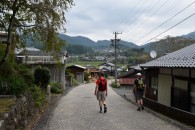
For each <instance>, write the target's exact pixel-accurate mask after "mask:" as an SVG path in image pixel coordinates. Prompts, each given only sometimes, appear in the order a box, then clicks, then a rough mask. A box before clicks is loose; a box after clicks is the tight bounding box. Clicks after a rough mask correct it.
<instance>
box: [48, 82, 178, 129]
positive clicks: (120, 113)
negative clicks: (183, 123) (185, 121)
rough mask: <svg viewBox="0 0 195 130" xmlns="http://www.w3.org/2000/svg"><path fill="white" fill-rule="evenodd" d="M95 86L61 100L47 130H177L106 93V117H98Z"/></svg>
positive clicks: (81, 87) (83, 87) (74, 90)
mask: <svg viewBox="0 0 195 130" xmlns="http://www.w3.org/2000/svg"><path fill="white" fill-rule="evenodd" d="M94 89H95V84H94V83H90V84H85V85H81V86H78V87H76V88H74V89H73V90H72V91H70V92H69V93H68V94H67V95H66V96H64V97H63V98H62V99H61V100H60V102H59V104H58V106H57V107H56V109H55V110H54V112H53V115H52V117H51V120H50V121H49V123H48V125H47V128H46V130H159V129H160V130H180V129H182V128H180V127H178V126H174V125H173V124H172V123H169V122H167V121H165V120H162V119H160V118H158V117H156V116H154V115H153V114H150V113H149V112H147V111H145V110H144V111H141V112H139V111H137V110H136V108H137V107H136V105H134V104H132V103H130V102H128V101H127V100H125V99H124V98H122V97H121V96H119V95H118V94H117V93H116V92H115V91H113V90H112V89H111V88H109V89H108V97H107V106H108V112H107V113H99V112H98V111H99V106H98V101H97V100H96V97H95V96H94Z"/></svg>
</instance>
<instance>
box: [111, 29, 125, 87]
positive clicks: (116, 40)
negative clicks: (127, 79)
mask: <svg viewBox="0 0 195 130" xmlns="http://www.w3.org/2000/svg"><path fill="white" fill-rule="evenodd" d="M113 34H114V39H111V42H112V43H113V46H114V59H115V62H114V64H115V67H114V70H115V71H114V72H115V85H116V86H117V67H116V64H117V51H116V49H117V47H118V43H119V41H120V39H117V35H118V34H122V32H121V33H119V32H114V33H113Z"/></svg>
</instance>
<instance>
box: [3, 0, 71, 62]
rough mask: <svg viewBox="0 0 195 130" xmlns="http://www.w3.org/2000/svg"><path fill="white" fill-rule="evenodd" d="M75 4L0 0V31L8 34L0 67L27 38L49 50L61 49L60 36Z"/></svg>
mask: <svg viewBox="0 0 195 130" xmlns="http://www.w3.org/2000/svg"><path fill="white" fill-rule="evenodd" d="M73 5H74V3H73V0H0V29H1V30H4V31H5V32H6V33H7V40H6V49H5V53H4V56H3V58H2V59H1V61H0V66H1V65H2V64H3V63H5V62H6V61H7V59H8V57H9V53H10V48H11V47H13V48H14V47H15V46H16V45H15V42H16V41H14V42H13V39H16V37H17V38H18V39H17V40H18V43H22V42H24V40H25V39H26V37H30V38H32V39H34V40H35V39H36V40H38V41H41V43H43V44H44V45H45V49H46V50H47V51H54V50H56V49H59V48H60V45H61V44H62V40H60V39H59V38H58V37H57V32H58V31H59V30H63V31H64V32H65V31H66V29H65V23H66V18H65V13H66V12H67V11H68V10H69V9H70V8H71V7H72V6H73Z"/></svg>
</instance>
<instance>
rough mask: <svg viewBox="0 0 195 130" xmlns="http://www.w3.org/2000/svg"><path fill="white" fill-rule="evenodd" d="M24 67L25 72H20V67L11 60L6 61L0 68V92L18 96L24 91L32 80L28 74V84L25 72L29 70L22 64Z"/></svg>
mask: <svg viewBox="0 0 195 130" xmlns="http://www.w3.org/2000/svg"><path fill="white" fill-rule="evenodd" d="M24 68H25V69H26V72H20V70H22V68H20V67H19V65H17V64H14V63H12V62H7V63H5V64H4V65H3V66H2V67H1V68H0V72H1V74H0V94H4V95H16V96H18V95H20V94H22V93H24V92H25V91H26V89H27V88H28V86H30V85H31V84H30V83H31V82H32V81H33V80H32V78H30V77H32V76H31V75H29V76H28V78H29V79H28V81H29V84H28V81H27V79H26V78H25V74H26V73H27V71H29V70H28V69H27V68H26V66H24V67H23V69H24Z"/></svg>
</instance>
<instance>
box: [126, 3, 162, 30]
mask: <svg viewBox="0 0 195 130" xmlns="http://www.w3.org/2000/svg"><path fill="white" fill-rule="evenodd" d="M159 2H160V0H158V1H156V2H155V3H154V4H153V5H152V7H151V8H150V10H149V12H150V11H152V10H153V9H154V8H155V6H156V5H157V4H158V3H159ZM149 5H150V3H149V2H148V3H147V5H146V7H148V6H149ZM146 9H147V8H144V10H139V11H137V13H138V14H143V12H146ZM133 16H134V17H133V18H131V19H130V20H131V21H135V20H136V19H137V17H136V16H137V15H133ZM129 28H131V27H128V28H125V30H129ZM134 28H136V26H133V28H132V29H131V30H133V29H134ZM125 30H123V31H122V32H125Z"/></svg>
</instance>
